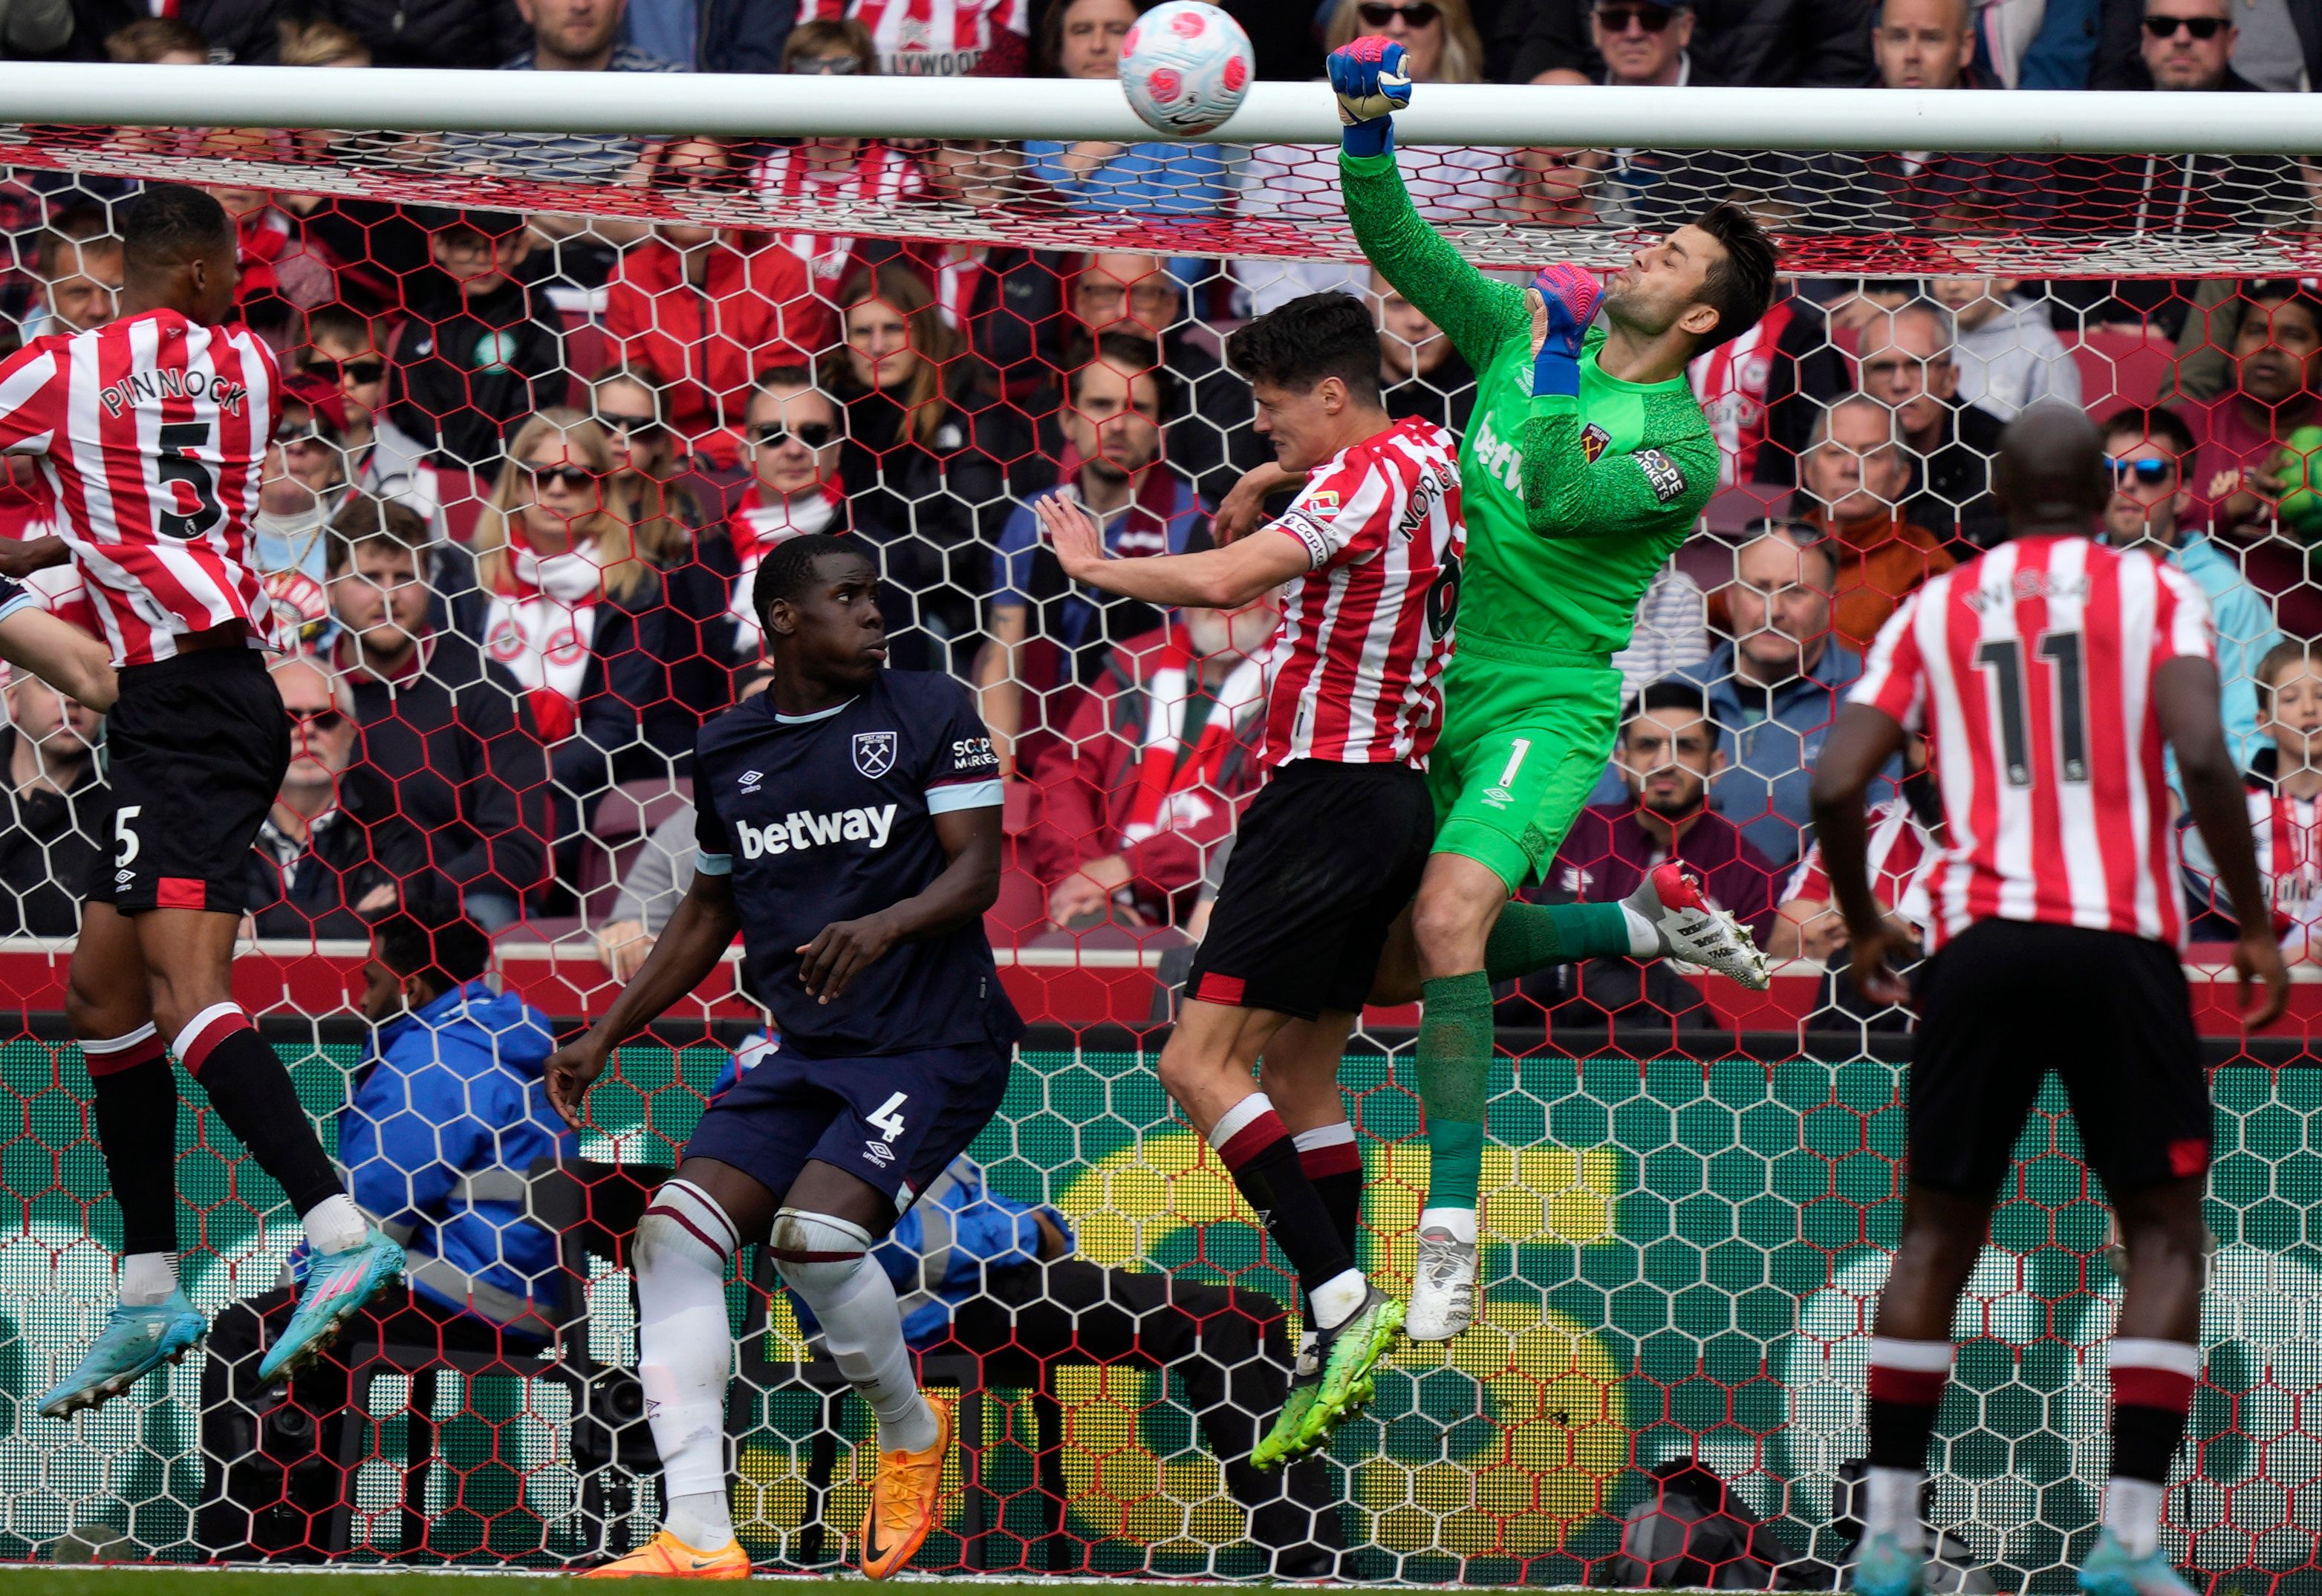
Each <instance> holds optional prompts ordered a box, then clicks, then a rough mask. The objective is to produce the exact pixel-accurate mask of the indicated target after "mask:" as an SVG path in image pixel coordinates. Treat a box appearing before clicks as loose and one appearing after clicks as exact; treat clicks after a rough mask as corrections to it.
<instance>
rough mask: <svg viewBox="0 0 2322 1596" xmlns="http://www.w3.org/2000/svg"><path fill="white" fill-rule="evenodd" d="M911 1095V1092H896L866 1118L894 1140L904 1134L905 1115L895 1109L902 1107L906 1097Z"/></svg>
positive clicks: (882, 1133)
mask: <svg viewBox="0 0 2322 1596" xmlns="http://www.w3.org/2000/svg"><path fill="white" fill-rule="evenodd" d="M908 1097H910V1093H909V1092H901V1091H899V1092H897V1093H895V1095H894V1096H892V1097H891V1098H889V1099H887V1100H886V1101H885V1102H883V1103H882V1104H880V1105H879V1107H878V1109H877V1111H876V1112H873V1113H870V1114H866V1115H864V1121H865V1123H867V1124H869V1125H870V1126H873V1128H874V1129H876V1130H877V1131H878V1133H879V1134H880V1135H882V1136H883V1137H885V1138H886V1139H887V1140H888V1141H893V1140H894V1139H895V1138H896V1137H897V1136H900V1135H902V1134H903V1117H902V1116H901V1115H900V1114H898V1113H897V1112H896V1111H895V1110H896V1109H898V1108H901V1107H902V1106H903V1101H904V1099H906V1098H908Z"/></svg>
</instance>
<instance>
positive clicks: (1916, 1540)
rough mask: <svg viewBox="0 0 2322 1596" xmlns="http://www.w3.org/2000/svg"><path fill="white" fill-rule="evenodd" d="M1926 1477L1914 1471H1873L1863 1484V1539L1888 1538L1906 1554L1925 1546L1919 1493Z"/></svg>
mask: <svg viewBox="0 0 2322 1596" xmlns="http://www.w3.org/2000/svg"><path fill="white" fill-rule="evenodd" d="M1926 1480H1927V1477H1926V1475H1924V1474H1923V1473H1920V1472H1919V1471H1918V1470H1917V1469H1877V1468H1875V1469H1872V1470H1871V1471H1870V1472H1869V1477H1868V1478H1867V1479H1866V1480H1865V1481H1864V1482H1863V1491H1862V1494H1863V1504H1862V1528H1863V1538H1864V1539H1865V1540H1868V1539H1869V1537H1872V1536H1874V1535H1891V1536H1893V1537H1895V1544H1896V1545H1897V1546H1901V1547H1902V1548H1903V1549H1904V1550H1905V1551H1906V1552H1921V1551H1924V1550H1925V1549H1926V1546H1927V1527H1926V1523H1925V1521H1924V1519H1922V1518H1920V1517H1919V1491H1920V1490H1921V1489H1922V1488H1923V1487H1924V1485H1925V1484H1926Z"/></svg>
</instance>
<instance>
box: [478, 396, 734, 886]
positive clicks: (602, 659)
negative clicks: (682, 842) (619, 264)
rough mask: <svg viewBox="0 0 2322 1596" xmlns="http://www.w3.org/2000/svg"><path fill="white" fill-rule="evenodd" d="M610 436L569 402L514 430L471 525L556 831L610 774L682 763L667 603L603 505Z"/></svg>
mask: <svg viewBox="0 0 2322 1596" xmlns="http://www.w3.org/2000/svg"><path fill="white" fill-rule="evenodd" d="M613 474H614V462H613V444H612V440H611V439H610V438H608V437H607V436H606V435H605V429H604V428H602V427H600V426H599V425H598V424H596V423H595V422H594V421H591V420H590V418H589V417H587V416H585V415H581V414H580V412H578V411H575V410H567V409H562V408H561V407H560V408H555V409H550V410H544V411H542V412H541V413H540V414H539V415H535V416H534V417H533V418H532V419H531V420H530V421H527V422H526V423H525V424H524V425H523V426H522V427H521V428H520V429H519V430H518V431H517V435H516V439H515V441H514V442H512V443H510V444H509V446H508V451H507V464H506V465H504V466H503V467H502V468H501V470H500V474H499V479H498V481H497V482H496V483H494V484H493V487H492V495H491V498H490V499H489V501H488V502H487V503H486V505H485V506H484V511H483V514H482V515H481V516H480V518H479V519H478V521H477V523H476V576H477V580H478V582H479V583H480V585H481V587H482V588H483V589H484V593H485V596H486V605H487V609H486V618H485V625H484V652H485V654H486V656H487V657H488V658H489V659H490V660H492V661H494V662H495V663H497V664H498V665H500V666H501V667H503V668H504V669H506V670H507V672H508V673H509V674H510V675H511V676H513V677H515V678H516V679H517V685H518V686H519V687H520V688H521V689H524V693H525V700H526V705H527V707H529V708H530V710H531V712H532V720H533V724H534V725H535V726H537V727H538V728H539V731H540V734H541V739H542V741H543V742H544V743H545V744H546V745H547V748H548V755H549V773H550V776H551V778H552V781H553V787H554V789H555V798H556V822H557V833H556V834H557V837H558V840H559V842H560V843H562V842H563V841H564V840H566V839H568V838H571V836H573V835H574V834H575V832H576V827H577V825H578V822H579V820H580V817H581V816H585V815H586V814H587V813H588V810H589V806H590V803H591V802H592V801H593V800H594V799H595V798H597V796H598V795H599V793H601V792H603V791H604V790H605V789H607V788H608V787H610V786H612V785H613V784H614V783H616V782H619V781H626V780H636V779H639V778H643V777H646V776H654V777H663V778H665V777H666V776H668V775H669V773H670V771H671V769H672V765H673V764H684V763H690V760H691V754H692V745H693V734H694V732H695V730H696V729H697V728H698V726H699V724H700V715H699V710H698V709H697V708H694V707H688V706H686V705H683V704H680V703H678V702H677V701H676V700H675V699H673V698H672V697H671V695H670V690H669V666H670V648H669V631H670V625H669V610H668V608H667V606H665V605H664V604H663V602H662V584H661V579H660V577H659V575H658V574H657V573H656V572H655V571H654V569H653V567H652V565H651V564H650V563H649V562H648V561H645V560H644V559H642V558H640V557H639V556H638V553H637V550H636V543H635V537H634V535H633V534H632V533H631V530H630V527H629V524H628V523H627V522H626V521H623V520H622V519H621V518H620V517H619V516H617V515H614V514H613V513H612V512H611V511H610V510H608V508H607V507H606V491H607V484H608V482H609V481H610V480H611V479H612V477H613Z"/></svg>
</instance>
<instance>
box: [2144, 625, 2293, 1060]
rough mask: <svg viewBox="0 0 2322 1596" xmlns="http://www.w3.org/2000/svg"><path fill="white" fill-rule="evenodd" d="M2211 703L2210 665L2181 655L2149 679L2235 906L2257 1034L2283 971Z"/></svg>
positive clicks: (2283, 998)
mask: <svg viewBox="0 0 2322 1596" xmlns="http://www.w3.org/2000/svg"><path fill="white" fill-rule="evenodd" d="M2218 703H2219V689H2218V685H2217V665H2216V664H2215V663H2214V662H2213V661H2208V660H2205V659H2202V658H2200V657H2199V656H2197V655H2192V654H2180V655H2178V656H2177V657H2176V658H2174V659H2172V660H2169V661H2164V662H2163V663H2162V667H2161V669H2160V670H2158V671H2156V672H2154V673H2153V712H2154V714H2156V715H2158V716H2160V718H2161V734H2162V736H2164V737H2166V738H2168V739H2169V746H2170V747H2171V748H2172V749H2174V750H2175V751H2176V754H2177V773H2178V779H2179V781H2180V784H2181V785H2182V787H2183V789H2184V792H2185V807H2186V809H2187V811H2188V812H2189V813H2190V814H2191V815H2192V816H2193V825H2194V826H2195V827H2196V828H2197V829H2198V830H2199V832H2200V834H2201V841H2202V842H2204V843H2205V844H2208V849H2209V856H2210V858H2211V859H2212V860H2213V861H2215V862H2216V864H2217V880H2219V881H2220V882H2221V883H2222V884H2223V885H2224V887H2225V889H2226V898H2228V899H2229V900H2230V901H2231V902H2232V904H2233V906H2234V924H2235V925H2236V926H2239V927H2240V928H2241V934H2242V935H2241V941H2240V942H2238V943H2236V944H2235V946H2234V968H2235V970H2236V971H2239V972H2240V974H2241V980H2242V987H2243V998H2244V1008H2243V1010H2242V1024H2243V1025H2244V1026H2248V1027H2249V1028H2250V1029H2251V1030H2257V1029H2260V1028H2262V1027H2263V1026H2270V1025H2272V1023H2273V1022H2274V1021H2275V1020H2277V1019H2279V1018H2280V1017H2281V1011H2282V1009H2283V1008H2284V1007H2285V1006H2287V1005H2288V1003H2289V1001H2290V972H2289V971H2288V970H2286V969H2285V968H2284V967H2283V965H2282V962H2281V944H2280V943H2279V942H2277V941H2276V940H2275V939H2274V935H2273V910H2272V906H2270V905H2269V904H2268V903H2267V902H2266V900H2265V881H2264V879H2263V877H2261V876H2260V875H2259V874H2258V868H2257V845H2256V844H2254V843H2253V841H2251V838H2250V822H2249V806H2248V804H2247V802H2246V800H2245V799H2244V797H2243V793H2242V780H2241V772H2240V771H2237V770H2235V768H2234V758H2233V754H2232V752H2230V751H2229V750H2228V749H2227V748H2226V726H2225V717H2224V716H2223V714H2222V712H2221V711H2220V710H2219V708H2218ZM2253 978H2254V979H2255V980H2258V981H2259V982H2260V983H2262V984H2263V986H2264V988H2265V990H2264V992H2263V994H2262V995H2261V996H2260V997H2259V998H2258V999H2257V1000H2256V1001H2255V1002H2254V1003H2251V1002H2249V1001H2248V1000H2247V999H2248V986H2249V982H2250V980H2252V979H2253Z"/></svg>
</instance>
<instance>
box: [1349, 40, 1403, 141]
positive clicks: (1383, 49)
mask: <svg viewBox="0 0 2322 1596" xmlns="http://www.w3.org/2000/svg"><path fill="white" fill-rule="evenodd" d="M1330 87H1332V88H1334V89H1336V90H1338V92H1339V121H1340V122H1343V123H1346V124H1347V125H1346V126H1345V127H1344V128H1343V129H1342V130H1340V132H1339V143H1340V145H1341V146H1343V147H1344V148H1345V150H1346V151H1347V153H1348V154H1349V155H1385V153H1387V151H1389V150H1393V149H1394V120H1393V116H1394V113H1395V112H1397V111H1400V110H1402V109H1403V107H1404V106H1405V105H1410V104H1411V76H1410V74H1409V73H1408V72H1407V71H1406V70H1405V69H1404V67H1403V46H1402V45H1400V44H1395V43H1393V42H1390V41H1387V40H1385V39H1381V38H1378V37H1376V36H1373V37H1371V38H1368V39H1358V40H1356V41H1354V42H1353V43H1351V44H1342V45H1340V46H1339V48H1338V49H1336V50H1332V51H1331V52H1330Z"/></svg>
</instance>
